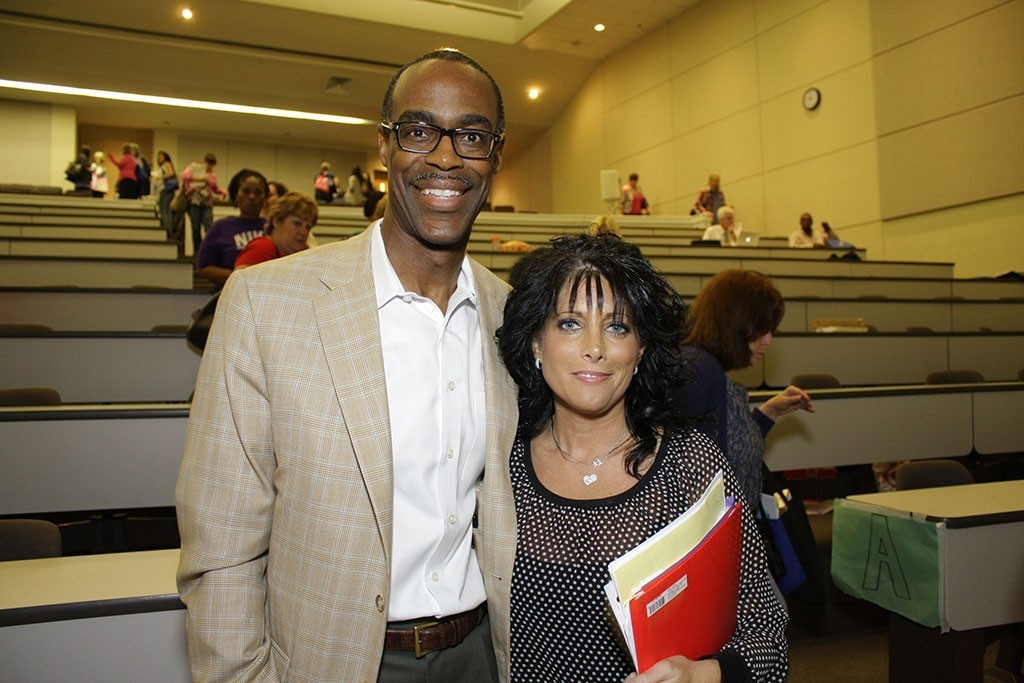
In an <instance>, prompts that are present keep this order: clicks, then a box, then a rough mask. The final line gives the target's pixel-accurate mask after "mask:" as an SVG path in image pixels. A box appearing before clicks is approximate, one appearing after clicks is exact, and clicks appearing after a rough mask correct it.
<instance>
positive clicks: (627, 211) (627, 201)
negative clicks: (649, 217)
mask: <svg viewBox="0 0 1024 683" xmlns="http://www.w3.org/2000/svg"><path fill="white" fill-rule="evenodd" d="M639 180H640V175H639V174H637V173H630V174H629V182H628V183H626V184H625V185H623V186H622V190H621V191H620V193H619V210H620V211H622V213H623V215H627V216H640V215H646V214H649V213H650V212H651V210H650V209H649V208H647V198H646V197H644V191H643V189H642V188H641V187H640V185H639Z"/></svg>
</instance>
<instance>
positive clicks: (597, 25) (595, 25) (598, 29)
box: [594, 24, 604, 33]
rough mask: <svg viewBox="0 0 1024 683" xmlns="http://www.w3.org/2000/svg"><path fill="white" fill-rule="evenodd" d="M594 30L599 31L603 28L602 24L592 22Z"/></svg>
mask: <svg viewBox="0 0 1024 683" xmlns="http://www.w3.org/2000/svg"><path fill="white" fill-rule="evenodd" d="M594 30H595V31H597V32H598V33H600V32H601V31H603V30H604V24H594Z"/></svg>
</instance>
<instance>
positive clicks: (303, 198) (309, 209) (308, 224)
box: [235, 192, 320, 270]
mask: <svg viewBox="0 0 1024 683" xmlns="http://www.w3.org/2000/svg"><path fill="white" fill-rule="evenodd" d="M319 215H320V210H319V209H318V208H317V205H316V202H315V201H314V200H313V198H312V197H310V196H308V195H304V194H302V193H301V192H288V193H287V194H285V195H284V196H283V197H281V198H280V199H278V200H277V201H275V202H274V203H273V204H272V205H270V213H269V214H268V216H267V231H266V234H265V235H261V236H259V237H257V238H255V239H254V240H252V241H251V242H249V243H248V244H247V245H245V249H243V250H242V253H241V254H239V255H238V258H237V259H235V270H239V269H240V268H248V267H249V266H254V265H256V264H257V263H263V262H264V261H271V260H273V259H276V258H281V257H282V256H288V255H289V254H294V253H296V252H299V251H304V250H305V249H308V248H309V235H310V231H311V230H312V229H313V226H314V225H316V221H317V218H319Z"/></svg>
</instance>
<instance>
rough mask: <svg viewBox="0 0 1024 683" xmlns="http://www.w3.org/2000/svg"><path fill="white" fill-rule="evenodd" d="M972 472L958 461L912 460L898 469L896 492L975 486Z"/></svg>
mask: <svg viewBox="0 0 1024 683" xmlns="http://www.w3.org/2000/svg"><path fill="white" fill-rule="evenodd" d="M973 483H974V476H973V475H972V474H971V471H970V470H969V469H967V468H966V467H964V465H963V464H961V463H959V462H957V461H956V460H911V461H910V462H905V463H901V464H900V465H898V466H897V467H896V490H898V491H905V490H908V489H927V488H937V487H939V486H960V485H962V484H973Z"/></svg>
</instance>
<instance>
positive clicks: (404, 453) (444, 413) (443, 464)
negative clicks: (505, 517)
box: [370, 221, 486, 621]
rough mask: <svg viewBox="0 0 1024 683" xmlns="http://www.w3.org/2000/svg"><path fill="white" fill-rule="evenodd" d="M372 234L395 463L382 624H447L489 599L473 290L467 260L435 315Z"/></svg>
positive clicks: (481, 380)
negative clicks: (481, 559) (442, 619)
mask: <svg viewBox="0 0 1024 683" xmlns="http://www.w3.org/2000/svg"><path fill="white" fill-rule="evenodd" d="M370 230H372V231H373V233H372V244H371V259H372V266H373V282H374V288H375V290H376V293H377V310H378V316H379V319H380V336H381V344H382V350H383V355H384V375H385V378H386V382H387V394H388V411H389V413H390V418H391V420H390V425H391V448H392V457H393V461H394V523H393V534H392V560H391V602H390V605H389V608H388V620H389V621H405V620H408V619H417V618H420V617H429V616H448V615H451V614H457V613H459V612H464V611H466V610H469V609H472V608H474V607H476V606H477V605H479V604H481V603H482V602H484V599H485V594H484V585H483V577H482V576H481V574H480V569H479V566H478V565H477V559H476V551H475V550H474V549H473V547H472V533H473V529H472V521H473V514H474V512H475V508H476V485H477V483H478V482H479V481H480V479H481V476H482V474H483V469H484V457H485V445H486V440H485V437H486V434H485V431H486V430H485V423H484V419H485V411H484V378H483V352H482V349H481V346H480V344H481V338H480V320H479V314H478V311H477V292H476V282H475V280H474V278H473V271H472V269H471V268H470V265H469V259H468V258H466V259H464V260H463V263H462V268H461V270H460V272H459V277H458V283H457V287H456V289H455V292H454V293H453V294H452V296H451V298H450V299H449V300H448V310H447V313H441V310H440V309H439V308H438V307H437V304H435V303H434V302H433V301H432V300H430V299H428V298H425V297H423V296H420V295H418V294H416V293H414V292H409V291H407V290H406V289H405V288H404V287H403V286H402V283H401V281H400V280H399V278H398V274H397V273H396V272H395V269H394V268H393V267H392V265H391V262H390V261H389V260H388V258H387V252H386V251H385V248H384V240H383V238H382V237H381V231H380V221H378V222H377V223H375V224H374V225H372V226H371V227H370Z"/></svg>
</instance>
